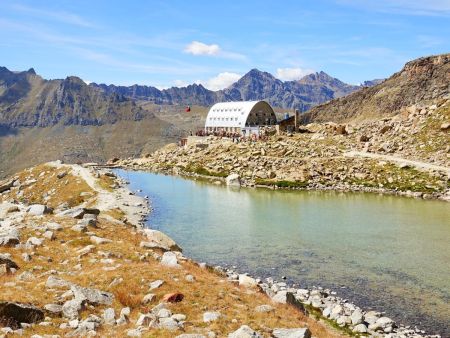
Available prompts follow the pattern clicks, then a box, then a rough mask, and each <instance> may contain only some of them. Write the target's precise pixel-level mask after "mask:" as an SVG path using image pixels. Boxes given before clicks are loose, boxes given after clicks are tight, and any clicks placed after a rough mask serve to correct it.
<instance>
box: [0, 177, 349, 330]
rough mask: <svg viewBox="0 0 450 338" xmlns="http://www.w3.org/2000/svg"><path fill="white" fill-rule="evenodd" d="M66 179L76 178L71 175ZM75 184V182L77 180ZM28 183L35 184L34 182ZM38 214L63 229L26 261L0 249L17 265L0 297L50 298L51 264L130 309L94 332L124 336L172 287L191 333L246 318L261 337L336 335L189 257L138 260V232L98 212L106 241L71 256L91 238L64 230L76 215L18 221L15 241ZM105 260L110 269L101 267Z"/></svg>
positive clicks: (141, 252) (231, 326)
mask: <svg viewBox="0 0 450 338" xmlns="http://www.w3.org/2000/svg"><path fill="white" fill-rule="evenodd" d="M44 170H46V171H47V170H49V169H44ZM49 174H50V175H51V174H53V173H52V172H50V173H49ZM68 179H69V180H74V181H77V179H76V178H74V177H69V178H68ZM78 184H81V186H80V187H78ZM84 184H85V183H84V182H82V183H76V184H75V186H73V185H72V183H71V182H69V183H68V184H67V185H66V186H69V187H72V188H73V189H78V191H79V190H81V189H82V190H85V186H84ZM35 187H36V188H37V189H39V188H38V186H37V185H35ZM29 193H30V194H31V196H35V194H36V192H34V191H30V192H29ZM61 193H62V196H65V197H63V198H69V196H71V195H70V193H69V192H67V191H65V192H61ZM59 202H61V201H59ZM46 221H52V222H58V223H60V224H61V225H62V226H63V227H64V229H63V230H62V231H58V232H56V233H55V234H56V239H55V240H53V241H50V240H47V239H46V240H45V242H44V245H43V246H40V247H36V248H35V249H34V255H33V258H32V261H31V262H25V261H24V260H23V257H22V254H23V253H24V252H26V250H25V249H24V248H19V249H13V248H4V247H2V248H0V253H4V252H8V253H10V254H11V255H12V258H13V260H14V261H15V262H16V263H17V264H18V265H19V267H20V270H19V271H18V272H17V273H16V274H15V275H8V276H1V277H0V285H4V283H6V282H14V283H15V285H11V286H9V287H0V299H1V300H6V301H18V302H25V303H32V304H34V305H36V306H39V307H42V306H44V305H45V304H48V303H54V302H55V301H56V297H57V296H58V295H61V294H62V293H63V292H64V291H65V290H54V291H51V290H48V289H46V287H45V282H46V280H47V278H48V276H49V274H50V273H52V270H57V271H58V275H59V277H61V278H63V279H66V280H68V281H71V282H73V283H76V284H79V285H82V286H85V287H93V288H97V289H100V290H104V291H109V292H112V293H113V294H114V295H115V299H114V302H113V304H112V305H111V306H112V307H113V308H114V309H115V312H116V315H118V314H119V312H120V310H121V309H122V308H123V307H125V306H129V307H130V308H132V311H131V316H130V317H131V320H132V323H130V324H129V325H125V326H121V327H108V326H104V327H102V328H100V329H99V331H98V333H99V335H100V336H101V337H120V336H124V335H126V334H125V332H126V330H128V329H130V328H134V324H133V323H134V321H135V320H136V319H137V318H138V316H139V313H146V312H148V311H149V310H150V309H151V308H152V307H153V306H155V305H157V304H158V303H159V302H160V301H161V299H162V298H163V297H164V295H165V294H167V293H172V292H180V293H182V294H183V295H184V299H183V300H182V301H181V302H179V303H175V304H169V305H168V307H169V308H170V309H171V310H172V312H173V313H183V314H185V315H186V316H187V321H186V324H185V328H184V331H185V332H186V333H196V332H199V330H200V331H201V330H203V329H204V328H206V327H207V328H208V330H213V331H215V332H217V333H219V336H221V337H222V336H226V334H227V333H229V332H231V331H234V330H236V329H238V328H239V327H240V326H241V325H243V324H247V325H249V326H251V327H252V328H253V329H255V330H258V331H260V332H262V333H264V335H265V336H269V333H268V332H269V330H270V329H273V328H276V327H286V328H291V327H304V326H308V327H309V328H310V330H311V331H312V333H313V335H314V336H316V337H340V336H341V334H340V333H339V332H336V331H335V330H334V329H333V328H330V327H328V326H326V325H325V324H322V323H319V322H317V321H315V320H314V319H312V318H308V317H306V316H305V315H303V314H301V313H300V312H298V311H297V310H296V309H294V308H292V307H291V306H289V305H280V304H272V303H271V301H270V299H269V298H268V297H267V296H266V295H265V294H262V293H260V292H258V291H256V290H248V289H245V288H242V287H238V286H236V285H234V284H231V283H229V282H228V281H226V280H225V279H224V278H223V277H222V276H219V275H217V274H215V273H213V272H210V271H209V270H206V269H202V268H200V267H199V266H198V265H197V264H196V263H195V262H192V261H190V260H187V261H182V262H181V265H182V268H180V269H171V268H165V267H162V266H161V265H160V264H159V262H158V261H157V260H156V259H155V258H153V256H152V255H147V256H148V257H147V258H146V259H145V260H142V259H140V258H141V257H143V256H145V255H146V254H147V253H149V252H150V251H148V250H146V249H143V248H140V246H139V243H140V242H141V241H142V240H144V239H145V238H143V237H142V235H141V234H139V233H136V231H135V230H134V229H133V228H131V227H129V226H126V225H124V224H122V225H120V224H117V223H113V222H109V221H107V220H106V219H104V218H100V219H99V222H98V228H92V229H89V230H90V231H91V232H94V233H95V234H96V235H97V236H100V237H104V238H109V239H111V240H113V242H112V243H107V244H102V245H97V246H96V250H95V251H94V252H92V253H91V254H88V255H86V256H84V257H81V258H79V257H78V254H77V250H79V249H81V248H83V247H84V246H86V245H88V244H91V242H90V240H89V234H87V233H78V232H75V231H73V230H71V226H72V225H73V224H75V222H76V221H75V220H73V219H69V218H67V219H61V218H58V217H56V216H54V215H48V216H45V217H43V218H29V217H27V218H25V220H24V223H23V225H24V227H23V228H22V229H21V241H22V242H26V240H27V239H28V238H29V237H31V236H36V237H40V231H39V230H35V229H33V228H31V225H32V224H37V223H43V222H46ZM103 258H111V259H113V263H112V264H109V263H106V262H103V263H102V262H101V259H103ZM77 264H81V266H82V269H81V270H76V269H75V268H74V267H75V266H76V265H77ZM111 266H113V267H115V269H114V270H108V269H105V268H107V267H111ZM24 271H30V272H32V274H33V279H30V280H19V279H18V278H16V277H17V276H18V275H19V274H20V273H22V272H24ZM188 274H191V275H193V276H194V277H195V279H196V281H195V282H193V283H190V282H187V281H186V280H185V277H186V275H188ZM115 278H123V279H124V281H123V282H122V283H121V284H119V285H117V286H113V287H110V284H111V282H112V281H113V280H114V279H115ZM157 279H161V280H163V281H164V282H165V283H164V284H163V285H162V286H161V287H160V288H158V289H156V290H152V291H150V290H149V283H150V282H152V281H154V280H157ZM149 292H151V293H154V294H155V295H156V296H155V299H154V301H153V302H152V303H151V304H148V305H143V304H141V300H142V298H143V297H144V296H145V295H146V294H147V293H149ZM262 304H272V305H273V306H274V307H275V308H276V311H274V312H270V313H264V314H263V313H256V312H255V311H254V308H255V307H256V306H258V305H262ZM104 309H105V306H97V307H95V308H89V309H88V310H86V311H84V312H83V313H82V314H81V316H82V318H85V317H86V316H87V315H88V314H89V313H94V314H97V315H99V316H101V314H102V312H103V310H104ZM205 311H220V312H221V314H222V315H223V317H222V318H220V319H219V320H217V321H216V322H214V323H211V324H205V323H203V320H202V316H203V313H204V312H205ZM63 321H64V319H61V318H54V319H53V323H54V326H52V327H41V326H34V327H33V328H31V329H27V330H26V335H32V334H41V335H43V334H50V333H51V334H59V335H65V334H67V333H68V332H69V331H68V330H62V329H60V328H59V324H60V323H61V322H63ZM180 333H181V332H177V333H174V332H168V331H164V330H151V331H149V332H148V333H147V335H146V336H147V337H162V338H164V337H174V336H176V335H178V334H180ZM203 333H204V331H203Z"/></svg>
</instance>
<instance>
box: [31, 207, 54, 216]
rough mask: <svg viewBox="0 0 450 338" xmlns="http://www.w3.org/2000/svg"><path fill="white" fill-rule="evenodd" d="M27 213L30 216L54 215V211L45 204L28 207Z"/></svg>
mask: <svg viewBox="0 0 450 338" xmlns="http://www.w3.org/2000/svg"><path fill="white" fill-rule="evenodd" d="M27 212H28V213H29V214H30V215H34V216H42V215H47V214H51V213H53V209H52V208H49V207H48V206H46V205H44V204H32V205H30V206H29V207H28V209H27Z"/></svg>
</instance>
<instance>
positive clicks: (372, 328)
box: [123, 175, 441, 338]
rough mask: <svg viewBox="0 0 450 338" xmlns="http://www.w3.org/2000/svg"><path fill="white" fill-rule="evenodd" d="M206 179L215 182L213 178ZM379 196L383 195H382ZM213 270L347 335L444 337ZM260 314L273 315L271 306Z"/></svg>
mask: <svg viewBox="0 0 450 338" xmlns="http://www.w3.org/2000/svg"><path fill="white" fill-rule="evenodd" d="M186 176H190V175H186ZM191 177H192V176H191ZM194 177H196V176H194ZM197 177H198V175H197ZM203 178H204V179H208V180H214V178H211V177H203ZM225 181H226V180H225ZM123 183H125V184H127V183H128V182H126V181H124V182H123ZM231 185H233V184H231ZM366 192H368V191H366ZM370 192H374V191H370ZM377 192H378V193H380V191H377ZM203 264H204V263H203ZM213 268H214V270H215V271H218V272H219V273H222V274H225V275H226V276H227V280H228V281H229V282H231V283H234V284H236V285H240V286H244V287H257V288H259V289H260V290H261V291H262V292H264V293H265V294H266V295H267V296H268V297H269V298H270V299H271V300H272V301H273V302H275V303H281V304H291V305H293V306H294V307H295V308H297V309H298V310H299V311H301V312H303V313H305V314H309V315H311V316H313V317H315V318H316V319H325V320H326V321H328V322H330V323H332V325H336V326H338V327H339V328H341V329H342V330H344V332H347V333H349V334H352V335H354V334H356V335H359V334H361V335H369V336H370V337H387V338H397V337H398V338H400V337H415V338H421V337H423V338H439V337H441V336H440V335H429V334H426V332H425V331H424V330H421V329H420V328H418V327H417V326H416V327H413V328H412V327H411V326H408V325H402V324H398V323H396V322H395V321H394V320H392V319H391V318H389V317H386V316H385V315H384V312H380V311H365V310H363V309H361V308H360V307H358V306H356V305H354V304H352V303H350V302H348V301H347V300H346V299H343V298H341V297H339V296H338V293H337V292H335V291H333V290H330V289H324V288H322V287H318V288H311V289H305V288H298V287H293V286H289V285H288V284H287V283H286V282H284V281H281V282H279V281H276V280H274V278H272V277H268V278H265V279H264V280H262V279H261V278H257V277H252V276H251V275H250V274H248V273H246V272H244V273H240V272H238V271H237V270H236V269H235V267H233V268H224V267H222V266H214V267H213ZM260 310H261V311H270V306H269V307H268V308H262V309H260Z"/></svg>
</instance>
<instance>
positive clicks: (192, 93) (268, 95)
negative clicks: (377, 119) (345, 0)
mask: <svg viewBox="0 0 450 338" xmlns="http://www.w3.org/2000/svg"><path fill="white" fill-rule="evenodd" d="M375 81H379V80H375ZM370 83H372V81H366V83H365V85H370ZM90 86H92V87H94V88H100V89H102V90H103V91H104V92H105V93H108V94H113V93H116V94H120V95H123V96H125V97H129V98H132V99H135V100H146V101H152V102H154V103H156V104H176V105H186V104H192V105H200V106H210V105H213V104H214V103H216V102H221V101H249V100H262V99H264V100H267V101H268V102H269V103H270V104H271V105H273V106H275V107H279V108H296V109H299V110H300V111H306V110H308V109H310V108H311V107H312V106H315V105H317V104H319V103H323V102H326V101H329V100H332V99H334V98H337V97H341V96H344V95H347V94H349V93H352V92H354V91H356V90H358V89H361V88H362V87H364V85H362V86H354V85H349V84H346V83H344V82H342V81H340V80H338V79H336V78H333V77H331V76H330V75H328V74H326V73H324V72H318V73H313V74H309V75H306V76H305V77H303V78H301V79H300V80H298V81H285V82H283V81H281V80H279V79H277V78H275V77H274V76H273V75H272V74H270V73H268V72H262V71H260V70H258V69H252V70H250V71H249V72H248V73H247V74H245V75H244V76H243V77H242V78H240V79H239V80H238V81H237V82H235V83H233V84H232V85H231V86H229V87H228V88H226V89H223V90H219V91H211V90H209V89H206V88H205V87H203V86H202V85H201V84H192V85H189V86H187V87H181V88H179V87H172V88H169V89H163V90H159V89H157V88H155V87H151V86H141V85H133V86H129V87H126V86H115V85H105V84H96V83H91V84H90Z"/></svg>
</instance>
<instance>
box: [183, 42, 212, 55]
mask: <svg viewBox="0 0 450 338" xmlns="http://www.w3.org/2000/svg"><path fill="white" fill-rule="evenodd" d="M184 52H185V53H188V54H192V55H218V54H219V53H220V47H219V45H216V44H211V45H207V44H206V43H203V42H199V41H192V42H191V43H190V44H188V45H187V46H186V48H185V49H184Z"/></svg>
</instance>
